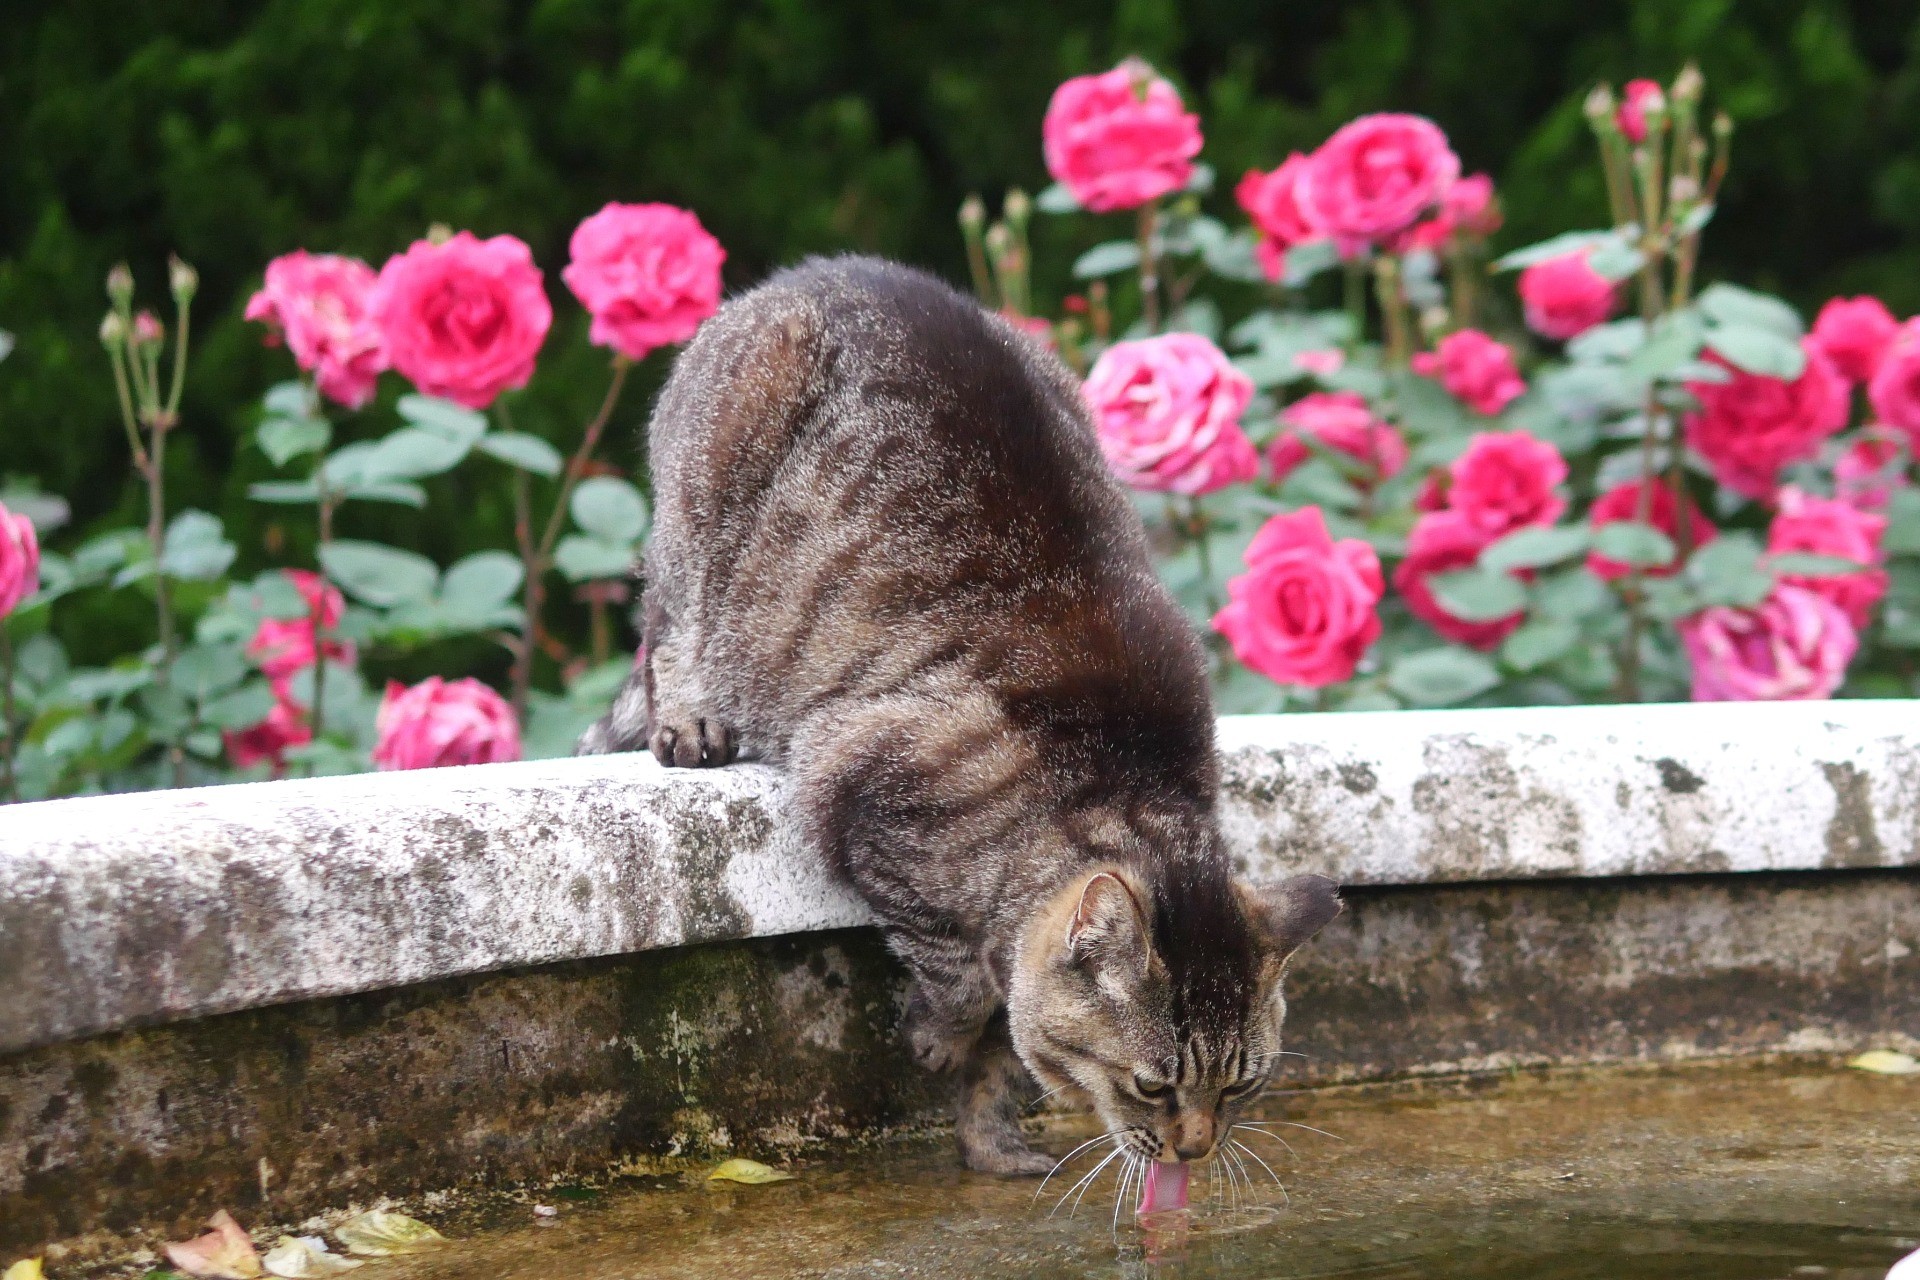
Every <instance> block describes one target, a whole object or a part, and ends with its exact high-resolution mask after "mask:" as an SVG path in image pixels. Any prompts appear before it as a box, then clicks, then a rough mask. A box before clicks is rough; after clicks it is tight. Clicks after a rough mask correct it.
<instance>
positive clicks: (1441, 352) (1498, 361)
mask: <svg viewBox="0 0 1920 1280" xmlns="http://www.w3.org/2000/svg"><path fill="white" fill-rule="evenodd" d="M1413 371H1414V372H1415V373H1417V374H1420V375H1421V376H1423V377H1427V378H1437V379H1439V381H1440V385H1441V386H1443V387H1445V388H1446V389H1447V394H1449V395H1451V396H1452V397H1453V398H1454V399H1456V400H1459V401H1460V402H1461V403H1463V404H1465V405H1466V406H1467V407H1468V408H1469V409H1472V410H1473V411H1474V412H1475V413H1482V414H1486V415H1488V416H1489V417H1491V416H1492V415H1494V414H1496V413H1499V412H1500V411H1501V410H1502V409H1504V408H1506V407H1507V406H1508V405H1510V404H1512V403H1513V402H1514V401H1515V400H1516V399H1518V398H1519V397H1520V396H1521V395H1522V394H1523V393H1524V392H1525V391H1526V389H1527V384H1526V383H1524V382H1522V381H1521V380H1520V370H1519V368H1518V367H1517V366H1515V364H1514V363H1513V352H1512V351H1511V350H1509V349H1508V348H1507V347H1506V345H1505V344H1503V343H1499V342H1495V341H1494V340H1493V339H1492V338H1489V337H1488V336H1487V335H1486V334H1484V333H1481V332H1480V331H1479V330H1478V329H1462V330H1460V331H1459V332H1458V333H1450V334H1448V335H1447V336H1446V337H1444V338H1442V339H1440V345H1439V346H1438V347H1436V348H1435V349H1434V350H1432V351H1421V352H1418V353H1416V354H1415V355H1414V357H1413Z"/></svg>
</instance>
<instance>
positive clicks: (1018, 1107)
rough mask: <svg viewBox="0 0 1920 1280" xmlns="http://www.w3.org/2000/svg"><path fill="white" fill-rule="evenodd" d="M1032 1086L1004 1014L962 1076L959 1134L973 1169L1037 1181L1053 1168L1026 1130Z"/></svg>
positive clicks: (956, 1116)
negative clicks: (1027, 1094)
mask: <svg viewBox="0 0 1920 1280" xmlns="http://www.w3.org/2000/svg"><path fill="white" fill-rule="evenodd" d="M1030 1083H1031V1081H1030V1080H1029V1078H1028V1076H1027V1069H1026V1068H1025V1067H1024V1066H1022V1065H1021V1064H1020V1059H1019V1058H1018V1057H1017V1056H1016V1055H1015V1054H1014V1052H1013V1043H1012V1041H1011V1040H1010V1039H1009V1037H1008V1035H1007V1019H1006V1015H1005V1014H1002V1015H1000V1016H999V1017H996V1018H995V1019H994V1020H993V1021H992V1022H991V1023H990V1024H989V1025H988V1027H987V1029H986V1030H985V1031H984V1032H983V1033H982V1034H981V1036H980V1038H979V1039H978V1040H977V1041H976V1042H975V1043H974V1046H973V1050H972V1052H971V1054H969V1056H968V1058H967V1062H966V1065H965V1066H964V1067H962V1068H961V1071H960V1088H959V1097H958V1099H957V1100H956V1102H955V1106H954V1124H953V1133H954V1137H955V1138H956V1139H957V1140H958V1141H959V1143H960V1158H961V1159H962V1160H964V1161H965V1162H966V1165H967V1168H969V1169H973V1170H976V1171H978V1172H980V1173H997V1174H999V1175H1000V1176H1001V1177H1003V1178H1034V1177H1039V1176H1040V1175H1041V1174H1044V1173H1046V1172H1047V1171H1048V1170H1050V1169H1052V1168H1053V1166H1054V1161H1053V1159H1052V1158H1051V1157H1049V1156H1046V1155H1044V1154H1042V1153H1041V1152H1038V1151H1035V1150H1034V1149H1033V1148H1032V1147H1030V1146H1028V1145H1027V1138H1026V1135H1025V1134H1024V1133H1022V1132H1021V1131H1020V1116H1021V1113H1022V1111H1023V1110H1024V1109H1025V1108H1024V1106H1023V1104H1022V1095H1023V1094H1024V1093H1025V1092H1026V1091H1027V1089H1028V1086H1029V1085H1030Z"/></svg>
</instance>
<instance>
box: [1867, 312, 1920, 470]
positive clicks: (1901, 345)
mask: <svg viewBox="0 0 1920 1280" xmlns="http://www.w3.org/2000/svg"><path fill="white" fill-rule="evenodd" d="M1867 403H1868V404H1870V405H1872V406H1873V412H1874V415H1875V416H1876V417H1878V418H1879V419H1880V421H1881V422H1883V423H1885V424H1886V425H1887V426H1890V427H1898V428H1900V429H1901V430H1902V431H1904V432H1906V433H1907V436H1908V438H1909V439H1913V440H1920V317H1916V318H1915V319H1912V320H1909V321H1907V322H1906V323H1905V324H1903V325H1901V326H1900V332H1899V333H1898V334H1897V335H1895V337H1894V340H1893V341H1892V343H1890V344H1889V345H1888V347H1887V352H1886V355H1885V357H1884V358H1882V360H1881V361H1880V367H1879V368H1878V369H1876V370H1874V374H1873V381H1871V382H1869V383H1868V384H1867Z"/></svg>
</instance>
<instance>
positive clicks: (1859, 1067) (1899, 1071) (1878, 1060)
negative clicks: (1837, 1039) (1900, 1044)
mask: <svg viewBox="0 0 1920 1280" xmlns="http://www.w3.org/2000/svg"><path fill="white" fill-rule="evenodd" d="M1847 1065H1848V1066H1850V1067H1852V1068H1854V1069H1855V1070H1856V1071H1871V1072H1873V1073H1874V1074H1875V1075H1877V1076H1915V1075H1920V1060H1916V1059H1915V1058H1914V1057H1913V1055H1911V1054H1906V1053H1895V1052H1894V1051H1893V1050H1891V1049H1873V1050H1870V1051H1868V1052H1866V1053H1863V1054H1861V1055H1860V1056H1859V1057H1857V1058H1855V1059H1853V1061H1851V1062H1849V1063H1847Z"/></svg>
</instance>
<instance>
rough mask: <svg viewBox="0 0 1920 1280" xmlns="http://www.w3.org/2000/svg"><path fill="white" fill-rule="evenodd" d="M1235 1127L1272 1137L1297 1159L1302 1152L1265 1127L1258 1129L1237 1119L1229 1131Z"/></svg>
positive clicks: (1264, 1136)
mask: <svg viewBox="0 0 1920 1280" xmlns="http://www.w3.org/2000/svg"><path fill="white" fill-rule="evenodd" d="M1234 1129H1245V1130H1246V1131H1247V1132H1248V1133H1250V1134H1258V1135H1259V1136H1260V1137H1262V1138H1271V1139H1273V1140H1274V1141H1275V1142H1277V1143H1279V1144H1280V1145H1281V1146H1283V1147H1285V1148H1286V1150H1287V1154H1288V1155H1290V1156H1293V1157H1294V1158H1296V1159H1298V1158H1299V1155H1300V1153H1299V1152H1298V1151H1295V1150H1294V1149H1293V1144H1292V1143H1291V1142H1288V1141H1287V1140H1286V1139H1285V1138H1283V1137H1281V1136H1280V1135H1279V1134H1277V1133H1268V1132H1267V1131H1266V1130H1265V1129H1256V1128H1254V1127H1253V1126H1252V1125H1249V1124H1245V1123H1242V1122H1239V1121H1236V1122H1235V1123H1234V1125H1233V1127H1232V1128H1230V1129H1228V1130H1227V1132H1229V1133H1231V1132H1233V1130H1234Z"/></svg>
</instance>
